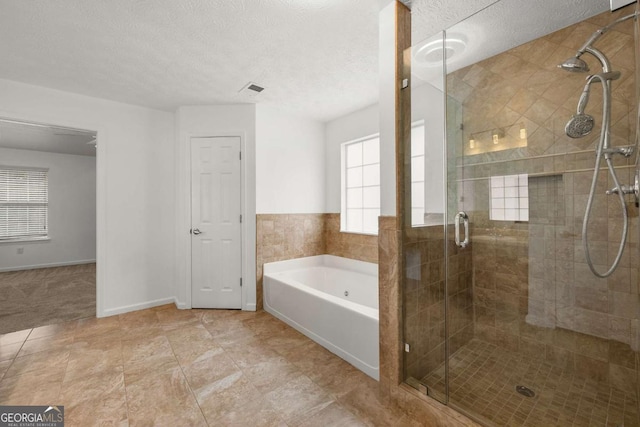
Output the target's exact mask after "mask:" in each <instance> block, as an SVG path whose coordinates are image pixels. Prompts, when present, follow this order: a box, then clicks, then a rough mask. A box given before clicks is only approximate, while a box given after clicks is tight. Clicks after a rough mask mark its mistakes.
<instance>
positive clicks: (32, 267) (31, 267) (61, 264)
mask: <svg viewBox="0 0 640 427" xmlns="http://www.w3.org/2000/svg"><path fill="white" fill-rule="evenodd" d="M95 262H96V260H95V259H81V260H78V261H65V262H52V263H49V264H35V265H19V266H17V267H3V268H0V272H5V271H21V270H36V269H38V268H51V267H66V266H69V265H80V264H93V263H95Z"/></svg>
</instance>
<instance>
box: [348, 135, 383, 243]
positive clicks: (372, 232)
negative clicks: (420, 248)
mask: <svg viewBox="0 0 640 427" xmlns="http://www.w3.org/2000/svg"><path fill="white" fill-rule="evenodd" d="M374 139H378V147H379V144H380V134H379V133H376V134H372V135H368V136H365V137H363V138H358V139H354V140H352V141H347V142H343V143H342V144H341V146H340V171H341V183H340V195H341V205H340V231H341V232H343V233H353V234H366V235H371V236H377V235H378V227H377V221H376V228H375V230H364V229H362V230H353V229H350V228H349V226H348V221H349V219H348V214H347V188H348V187H347V186H348V182H347V147H348V146H350V145H354V144H364V143H365V142H367V141H371V140H374ZM376 164H377V165H378V173H379V171H380V156H379V150H378V161H377V162H374V163H366V164H364V163H363V164H362V165H361V167H363V168H364V166H371V165H376ZM358 187H360V188H363V189H364V188H373V187H378V193H379V189H380V180H378V185H377V186H376V185H361V186H356V187H349V188H352V189H353V188H358ZM356 209H360V210H362V211H364V210H365V209H377V215H376V218H377V217H379V216H380V197H378V207H377V208H365V207H364V206H363V207H362V208H356Z"/></svg>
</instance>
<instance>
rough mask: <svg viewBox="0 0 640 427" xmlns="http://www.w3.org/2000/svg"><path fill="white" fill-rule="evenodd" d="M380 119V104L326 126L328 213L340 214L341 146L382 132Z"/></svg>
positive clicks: (333, 121) (328, 123)
mask: <svg viewBox="0 0 640 427" xmlns="http://www.w3.org/2000/svg"><path fill="white" fill-rule="evenodd" d="M379 118H380V114H379V111H378V104H374V105H371V106H369V107H366V108H363V109H362V110H358V111H355V112H353V113H351V114H347V115H346V116H342V117H340V118H337V119H335V120H332V121H330V122H327V123H326V124H325V141H326V142H325V158H326V167H325V182H326V184H325V185H326V193H325V194H326V212H330V213H339V212H340V203H341V195H340V192H341V177H340V174H341V173H342V171H341V164H340V156H341V153H340V145H341V144H342V143H344V142H349V141H353V140H354V139H359V138H363V137H365V136H369V135H374V134H377V133H378V132H379V131H380V123H379ZM394 167H395V166H394Z"/></svg>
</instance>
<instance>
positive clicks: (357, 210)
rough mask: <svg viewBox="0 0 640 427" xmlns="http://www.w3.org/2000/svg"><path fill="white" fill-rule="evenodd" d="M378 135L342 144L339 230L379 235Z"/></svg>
mask: <svg viewBox="0 0 640 427" xmlns="http://www.w3.org/2000/svg"><path fill="white" fill-rule="evenodd" d="M379 216H380V138H379V137H378V135H375V136H372V137H368V138H365V139H361V140H358V141H353V142H346V143H344V144H342V213H341V230H342V231H347V232H352V233H365V234H378V217H379Z"/></svg>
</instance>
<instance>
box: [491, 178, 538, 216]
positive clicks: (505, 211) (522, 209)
mask: <svg viewBox="0 0 640 427" xmlns="http://www.w3.org/2000/svg"><path fill="white" fill-rule="evenodd" d="M490 182H491V200H490V201H491V211H490V215H489V219H491V220H493V221H529V176H528V175H527V174H520V175H507V176H492V177H491V181H490Z"/></svg>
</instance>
